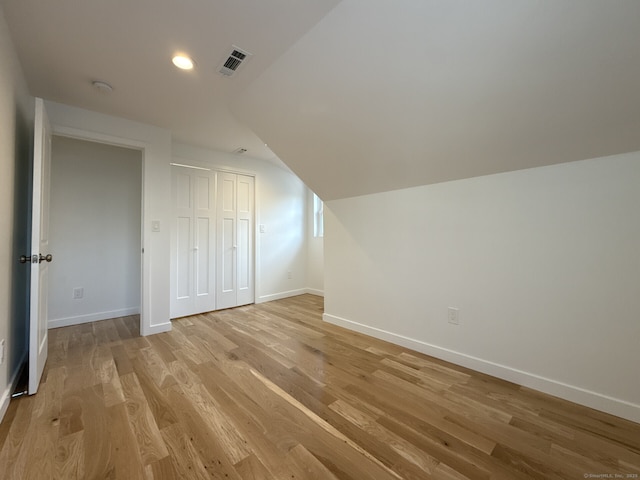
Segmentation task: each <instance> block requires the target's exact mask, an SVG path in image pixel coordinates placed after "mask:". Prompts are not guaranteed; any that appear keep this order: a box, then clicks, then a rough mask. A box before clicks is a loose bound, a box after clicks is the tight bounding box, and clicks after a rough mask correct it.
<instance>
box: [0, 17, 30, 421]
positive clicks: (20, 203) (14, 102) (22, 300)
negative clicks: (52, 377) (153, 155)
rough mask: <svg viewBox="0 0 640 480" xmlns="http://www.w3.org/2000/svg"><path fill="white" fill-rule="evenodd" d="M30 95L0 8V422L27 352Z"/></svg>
mask: <svg viewBox="0 0 640 480" xmlns="http://www.w3.org/2000/svg"><path fill="white" fill-rule="evenodd" d="M33 109H34V105H33V97H31V96H30V95H29V93H28V90H27V84H26V82H25V80H24V76H23V73H22V68H21V66H20V63H19V61H18V57H17V55H16V52H15V48H14V46H13V42H12V41H11V38H10V36H9V28H8V26H7V24H6V21H5V17H4V11H3V10H2V7H0V172H1V173H0V232H2V233H1V234H0V340H5V342H6V347H5V359H4V362H3V363H2V364H0V420H2V417H3V416H4V414H5V412H6V409H7V407H8V406H9V399H10V398H11V393H12V386H13V382H14V380H15V377H16V375H17V373H18V369H19V368H20V365H21V363H22V361H23V360H24V358H25V355H26V353H27V325H28V298H27V285H28V283H29V268H28V267H25V266H24V265H21V264H20V263H19V262H18V258H19V256H20V255H23V254H28V253H29V251H30V248H29V245H30V239H29V235H30V233H29V231H28V230H29V227H28V223H29V221H30V219H29V211H30V208H29V199H28V197H29V184H30V178H29V175H30V165H31V154H32V144H33V116H34V114H33Z"/></svg>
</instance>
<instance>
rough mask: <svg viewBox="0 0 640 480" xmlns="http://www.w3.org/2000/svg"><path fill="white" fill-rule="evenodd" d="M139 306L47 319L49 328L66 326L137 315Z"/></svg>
mask: <svg viewBox="0 0 640 480" xmlns="http://www.w3.org/2000/svg"><path fill="white" fill-rule="evenodd" d="M139 313H140V307H133V308H123V309H121V310H111V311H110V312H98V313H90V314H88V315H78V316H77V317H66V318H56V319H53V320H51V319H49V328H59V327H68V326H70V325H79V324H81V323H89V322H98V321H100V320H107V319H109V318H118V317H126V316H129V315H138V314H139Z"/></svg>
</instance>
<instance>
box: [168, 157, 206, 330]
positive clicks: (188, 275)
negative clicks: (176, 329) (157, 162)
mask: <svg viewBox="0 0 640 480" xmlns="http://www.w3.org/2000/svg"><path fill="white" fill-rule="evenodd" d="M171 168H172V169H173V175H172V176H173V189H172V191H173V206H174V209H175V210H174V216H173V218H174V225H173V228H174V237H173V238H174V242H175V245H174V247H173V250H174V251H173V255H172V257H173V258H172V268H171V283H172V285H171V292H172V297H173V298H172V301H171V317H172V318H176V317H183V316H186V315H194V314H196V313H202V312H208V311H211V310H215V309H216V298H215V294H216V286H215V270H216V222H215V218H216V217H215V216H216V172H212V171H207V170H196V169H191V168H184V167H175V166H174V167H171Z"/></svg>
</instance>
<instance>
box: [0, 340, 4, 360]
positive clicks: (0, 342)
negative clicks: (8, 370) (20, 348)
mask: <svg viewBox="0 0 640 480" xmlns="http://www.w3.org/2000/svg"><path fill="white" fill-rule="evenodd" d="M3 363H4V338H3V339H2V340H0V365H2V364H3Z"/></svg>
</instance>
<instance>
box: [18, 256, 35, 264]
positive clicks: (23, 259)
mask: <svg viewBox="0 0 640 480" xmlns="http://www.w3.org/2000/svg"><path fill="white" fill-rule="evenodd" d="M37 262H38V257H37V256H36V255H34V256H33V257H32V256H31V255H20V263H37Z"/></svg>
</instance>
